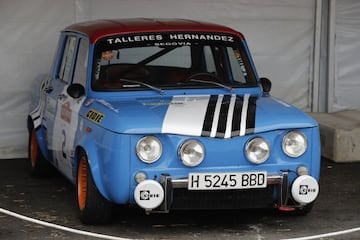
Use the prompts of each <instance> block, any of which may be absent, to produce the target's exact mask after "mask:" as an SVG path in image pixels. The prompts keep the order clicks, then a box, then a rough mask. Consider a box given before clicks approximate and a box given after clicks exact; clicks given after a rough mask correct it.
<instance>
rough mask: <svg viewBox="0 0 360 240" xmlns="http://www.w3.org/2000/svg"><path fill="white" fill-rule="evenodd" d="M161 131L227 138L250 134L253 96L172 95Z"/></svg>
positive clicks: (252, 122) (254, 101) (253, 120)
mask: <svg viewBox="0 0 360 240" xmlns="http://www.w3.org/2000/svg"><path fill="white" fill-rule="evenodd" d="M172 103H173V104H170V105H169V108H168V110H167V112H166V114H165V118H164V122H163V125H162V133H169V134H181V135H190V136H203V137H216V138H230V137H235V136H244V135H246V134H249V133H252V132H253V131H254V127H255V111H256V98H255V97H254V98H252V97H250V95H249V94H246V95H245V96H244V97H241V96H237V95H235V94H232V95H210V96H209V95H208V96H174V97H173V99H172Z"/></svg>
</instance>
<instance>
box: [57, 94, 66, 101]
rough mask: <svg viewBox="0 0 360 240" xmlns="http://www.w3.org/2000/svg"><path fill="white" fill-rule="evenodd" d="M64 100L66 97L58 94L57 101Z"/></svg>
mask: <svg viewBox="0 0 360 240" xmlns="http://www.w3.org/2000/svg"><path fill="white" fill-rule="evenodd" d="M65 98H66V95H65V94H63V93H61V94H59V96H58V99H59V100H63V99H65Z"/></svg>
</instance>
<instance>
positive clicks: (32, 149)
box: [28, 128, 56, 177]
mask: <svg viewBox="0 0 360 240" xmlns="http://www.w3.org/2000/svg"><path fill="white" fill-rule="evenodd" d="M28 166H29V169H30V175H31V176H32V177H48V176H53V175H54V173H55V172H56V170H55V168H54V167H53V166H52V165H51V163H50V162H48V161H47V160H46V159H45V158H44V156H43V155H42V153H41V150H40V147H39V143H38V140H37V137H36V131H35V129H34V128H32V129H31V131H30V135H29V144H28Z"/></svg>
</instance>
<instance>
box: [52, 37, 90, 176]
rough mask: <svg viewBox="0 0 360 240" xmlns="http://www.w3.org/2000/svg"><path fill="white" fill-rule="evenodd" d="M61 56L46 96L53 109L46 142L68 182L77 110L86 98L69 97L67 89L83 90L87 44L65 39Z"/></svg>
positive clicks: (70, 172) (75, 39)
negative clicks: (74, 86)
mask: <svg viewBox="0 0 360 240" xmlns="http://www.w3.org/2000/svg"><path fill="white" fill-rule="evenodd" d="M64 41H65V45H64V48H63V54H62V57H61V59H60V60H59V61H58V63H59V66H58V68H56V70H55V71H57V74H55V75H54V76H55V79H53V82H52V89H53V90H52V92H51V93H50V94H48V99H47V105H52V106H53V107H54V109H55V111H54V114H53V118H52V119H49V120H48V123H47V129H48V130H47V139H48V145H49V146H50V148H51V149H50V151H51V153H52V157H53V160H54V164H55V165H56V166H57V168H58V169H59V170H60V171H61V172H62V173H63V174H64V175H65V176H66V177H68V178H69V179H71V180H72V179H73V169H72V166H73V161H72V160H73V159H72V157H73V155H74V139H75V134H76V131H77V126H78V116H79V109H80V107H81V105H82V103H83V101H84V99H85V96H84V95H82V96H80V97H76V98H74V97H71V96H70V95H69V94H68V89H69V87H70V86H71V85H73V84H74V83H78V84H81V85H82V86H83V89H85V82H86V71H87V58H88V46H89V44H88V41H87V39H85V38H83V37H79V36H76V35H67V36H66V37H65V38H64Z"/></svg>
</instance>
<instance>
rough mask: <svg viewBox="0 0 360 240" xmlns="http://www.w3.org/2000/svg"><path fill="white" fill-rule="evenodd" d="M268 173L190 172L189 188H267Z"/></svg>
mask: <svg viewBox="0 0 360 240" xmlns="http://www.w3.org/2000/svg"><path fill="white" fill-rule="evenodd" d="M266 177H267V173H266V172H265V171H262V172H233V173H190V174H189V176H188V189H189V190H229V189H250V188H266V185H267V181H266Z"/></svg>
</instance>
